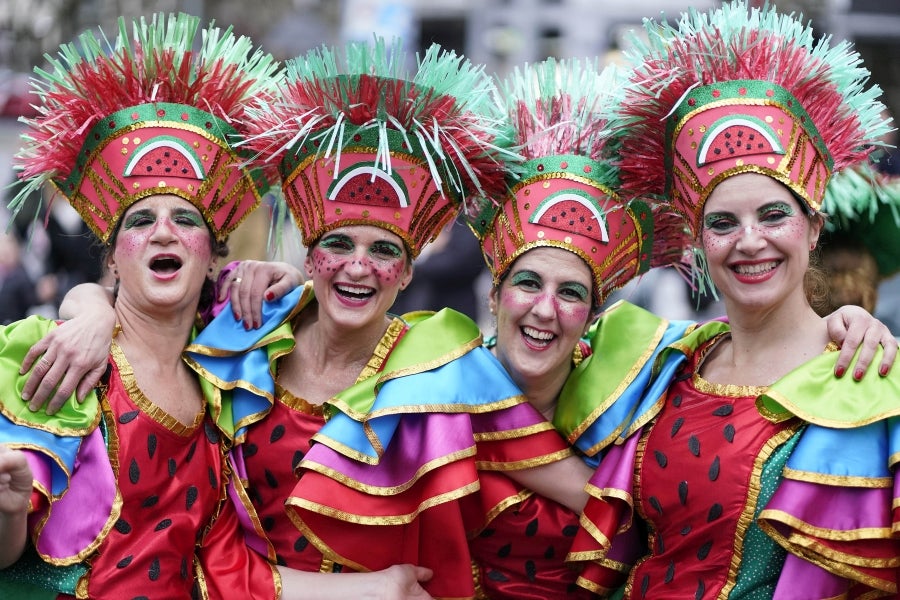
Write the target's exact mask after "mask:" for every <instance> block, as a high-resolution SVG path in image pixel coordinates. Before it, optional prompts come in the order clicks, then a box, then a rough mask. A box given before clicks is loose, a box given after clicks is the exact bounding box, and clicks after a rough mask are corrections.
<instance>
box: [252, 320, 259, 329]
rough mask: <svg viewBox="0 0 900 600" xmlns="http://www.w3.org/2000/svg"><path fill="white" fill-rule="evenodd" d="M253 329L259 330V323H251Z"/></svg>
mask: <svg viewBox="0 0 900 600" xmlns="http://www.w3.org/2000/svg"><path fill="white" fill-rule="evenodd" d="M253 329H259V323H257V322H256V321H253Z"/></svg>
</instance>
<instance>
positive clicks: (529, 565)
mask: <svg viewBox="0 0 900 600" xmlns="http://www.w3.org/2000/svg"><path fill="white" fill-rule="evenodd" d="M525 575H526V577H528V581H530V582H531V583H534V580H535V578H536V576H537V567H536V566H535V565H534V561H533V560H526V561H525Z"/></svg>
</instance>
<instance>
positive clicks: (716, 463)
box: [709, 456, 720, 481]
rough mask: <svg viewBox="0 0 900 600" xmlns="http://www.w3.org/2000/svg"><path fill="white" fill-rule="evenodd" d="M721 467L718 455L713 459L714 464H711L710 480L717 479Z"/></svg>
mask: <svg viewBox="0 0 900 600" xmlns="http://www.w3.org/2000/svg"><path fill="white" fill-rule="evenodd" d="M719 468H720V467H719V457H718V456H716V457H715V458H714V459H713V461H712V464H711V465H709V480H710V481H715V480H716V479H718V478H719Z"/></svg>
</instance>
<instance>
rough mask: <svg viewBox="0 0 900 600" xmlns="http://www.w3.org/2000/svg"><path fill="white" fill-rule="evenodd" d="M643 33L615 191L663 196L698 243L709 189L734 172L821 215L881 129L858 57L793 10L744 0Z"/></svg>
mask: <svg viewBox="0 0 900 600" xmlns="http://www.w3.org/2000/svg"><path fill="white" fill-rule="evenodd" d="M645 33H646V34H647V36H648V40H647V42H646V44H644V43H640V42H639V43H638V46H637V49H636V56H635V60H636V64H637V66H636V67H635V68H634V70H633V72H632V73H631V75H630V85H629V88H628V90H627V91H626V94H625V101H624V102H623V103H622V105H621V123H622V126H621V128H620V129H619V131H618V133H619V134H620V137H621V144H622V148H621V160H620V176H621V179H622V188H623V190H627V191H628V192H631V193H634V194H664V195H665V196H667V197H668V199H669V200H670V201H671V203H672V204H673V205H674V208H675V209H676V210H677V211H679V212H680V213H682V214H683V216H684V217H685V219H686V221H687V224H688V226H689V227H690V230H691V232H692V234H693V235H695V236H696V235H697V234H698V233H699V231H700V230H699V225H700V221H701V218H702V214H703V206H704V204H705V202H706V199H707V197H708V196H709V194H710V193H711V192H712V190H713V188H714V187H715V186H716V185H717V184H718V183H719V182H721V181H722V180H723V179H725V178H727V177H731V176H733V175H737V174H740V173H747V172H753V173H761V174H764V175H768V176H770V177H772V178H774V179H776V180H778V181H780V182H781V183H783V184H784V185H785V186H787V187H788V188H790V189H791V191H793V192H794V194H795V195H796V196H797V197H798V198H800V199H801V200H802V201H803V203H805V205H806V206H807V207H808V208H809V210H811V211H817V210H819V208H820V207H821V204H822V199H823V197H824V194H825V188H826V185H827V183H828V180H829V177H830V176H831V174H832V173H833V172H834V171H835V170H838V169H841V168H843V167H844V166H846V165H848V164H852V163H855V162H858V161H859V160H861V159H863V158H864V157H865V156H866V155H867V153H868V152H869V151H870V148H871V146H870V145H871V144H873V143H877V139H878V138H879V137H880V136H881V135H883V134H884V133H885V132H886V131H887V129H888V128H887V124H886V123H884V122H883V120H882V119H881V117H880V112H881V110H882V108H883V106H882V105H881V103H880V102H878V101H877V97H878V95H879V94H880V90H879V89H878V88H877V86H873V87H870V88H868V89H865V84H866V82H867V80H868V76H869V72H868V71H867V70H866V69H864V68H863V67H862V66H861V65H860V57H859V55H858V54H857V53H856V52H855V51H853V50H852V49H851V47H850V45H849V44H848V43H846V42H842V43H839V44H836V45H831V44H830V40H829V39H827V38H826V39H816V38H815V36H814V35H813V31H812V30H811V28H810V27H809V26H806V25H803V24H802V23H801V22H800V20H798V19H796V18H794V17H793V16H792V15H791V16H788V15H779V14H777V13H776V12H775V11H774V10H773V9H771V8H765V9H761V10H760V9H755V8H754V9H751V8H749V7H748V5H747V2H745V1H744V0H739V1H736V2H733V3H726V4H725V5H723V6H722V7H721V8H718V9H715V10H712V11H710V12H708V13H698V12H697V11H695V10H691V11H690V12H689V13H687V14H686V15H684V16H683V18H682V19H681V20H680V21H679V22H678V23H677V24H676V25H675V26H674V27H672V26H668V25H665V24H661V23H657V22H654V21H646V22H645Z"/></svg>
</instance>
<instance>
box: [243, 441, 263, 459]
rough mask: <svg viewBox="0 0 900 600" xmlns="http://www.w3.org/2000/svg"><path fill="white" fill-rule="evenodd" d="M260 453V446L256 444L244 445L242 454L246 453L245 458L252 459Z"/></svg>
mask: <svg viewBox="0 0 900 600" xmlns="http://www.w3.org/2000/svg"><path fill="white" fill-rule="evenodd" d="M257 451H259V446H257V445H256V444H244V445H243V446H242V447H241V452H243V453H244V458H250V457H251V456H253V455H255V454H256V453H257Z"/></svg>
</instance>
